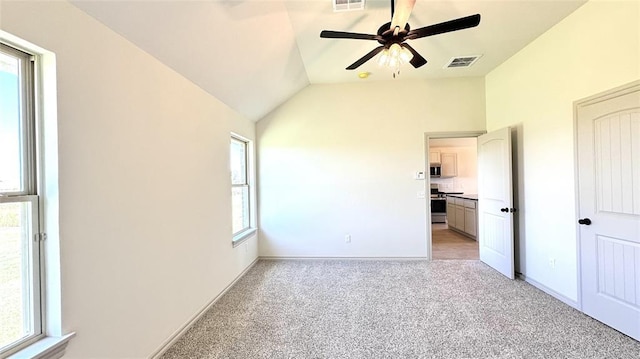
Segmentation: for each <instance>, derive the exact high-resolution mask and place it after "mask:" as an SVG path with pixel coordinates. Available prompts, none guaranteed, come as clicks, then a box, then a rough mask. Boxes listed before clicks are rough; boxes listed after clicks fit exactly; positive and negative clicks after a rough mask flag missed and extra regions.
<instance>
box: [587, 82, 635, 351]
mask: <svg viewBox="0 0 640 359" xmlns="http://www.w3.org/2000/svg"><path fill="white" fill-rule="evenodd" d="M576 116H577V120H576V126H577V136H578V137H577V143H578V151H577V152H578V154H577V155H578V191H579V193H578V195H579V198H578V201H579V216H580V219H579V223H580V226H579V238H580V277H581V279H580V284H581V301H582V310H583V311H584V312H585V313H586V314H588V315H590V316H592V317H594V318H596V319H598V320H600V321H602V322H604V323H605V324H607V325H610V326H612V327H613V328H615V329H617V330H619V331H621V332H623V333H625V334H627V335H629V336H631V337H633V338H635V339H637V340H640V83H636V84H635V86H631V87H628V88H626V89H624V90H620V91H616V92H613V93H610V94H607V95H604V96H603V97H598V98H596V99H592V100H588V101H585V102H583V103H578V104H577V105H576Z"/></svg>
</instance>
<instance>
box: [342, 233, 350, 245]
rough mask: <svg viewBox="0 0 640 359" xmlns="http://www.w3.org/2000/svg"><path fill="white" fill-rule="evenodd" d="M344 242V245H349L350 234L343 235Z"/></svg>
mask: <svg viewBox="0 0 640 359" xmlns="http://www.w3.org/2000/svg"><path fill="white" fill-rule="evenodd" d="M344 241H345V243H351V235H350V234H347V235H345V236H344Z"/></svg>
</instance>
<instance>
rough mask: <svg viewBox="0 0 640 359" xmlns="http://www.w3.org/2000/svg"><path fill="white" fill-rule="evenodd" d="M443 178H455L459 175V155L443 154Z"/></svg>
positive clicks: (441, 156) (441, 157)
mask: <svg viewBox="0 0 640 359" xmlns="http://www.w3.org/2000/svg"><path fill="white" fill-rule="evenodd" d="M440 164H441V177H455V176H457V175H458V155H457V154H455V153H441V154H440Z"/></svg>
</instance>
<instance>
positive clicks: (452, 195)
mask: <svg viewBox="0 0 640 359" xmlns="http://www.w3.org/2000/svg"><path fill="white" fill-rule="evenodd" d="M447 197H457V198H464V199H470V200H473V201H477V200H478V195H477V194H458V193H456V194H447Z"/></svg>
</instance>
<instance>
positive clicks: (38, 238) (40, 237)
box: [33, 233, 47, 242]
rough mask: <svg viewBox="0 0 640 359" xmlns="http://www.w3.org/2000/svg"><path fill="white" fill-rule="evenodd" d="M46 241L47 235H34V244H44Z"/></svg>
mask: <svg viewBox="0 0 640 359" xmlns="http://www.w3.org/2000/svg"><path fill="white" fill-rule="evenodd" d="M45 239H47V234H46V233H36V234H34V235H33V241H34V242H43V241H44V240H45Z"/></svg>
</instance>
